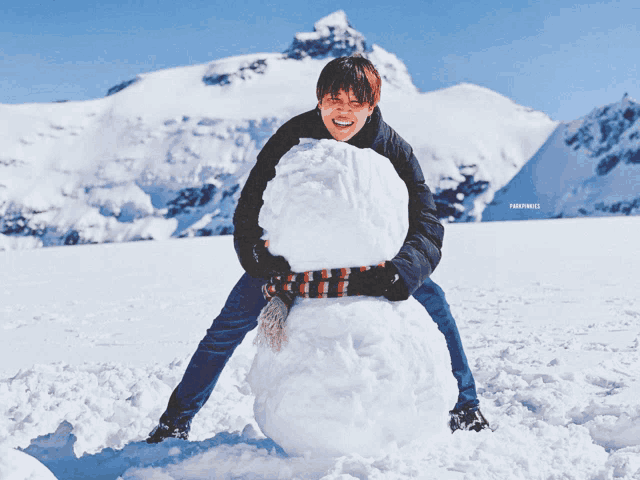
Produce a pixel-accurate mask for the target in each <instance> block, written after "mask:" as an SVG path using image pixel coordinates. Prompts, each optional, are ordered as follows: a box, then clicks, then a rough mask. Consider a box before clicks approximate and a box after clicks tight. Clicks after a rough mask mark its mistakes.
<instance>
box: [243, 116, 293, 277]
mask: <svg viewBox="0 0 640 480" xmlns="http://www.w3.org/2000/svg"><path fill="white" fill-rule="evenodd" d="M298 143H299V139H298V138H297V137H295V136H294V135H291V134H289V133H288V132H287V129H286V128H285V126H283V127H280V129H278V131H276V133H275V134H273V136H272V137H271V138H270V139H269V140H268V141H267V143H266V144H265V145H264V147H263V148H262V150H261V151H260V153H259V154H258V158H257V160H256V164H255V165H254V167H253V168H252V169H251V172H250V173H249V176H248V177H247V181H246V183H245V185H244V187H243V189H242V192H241V193H240V199H239V200H238V205H237V207H236V210H235V213H234V215H233V245H234V247H235V250H236V254H237V255H238V260H240V264H241V265H242V267H243V268H244V269H245V270H247V266H248V265H251V264H252V263H254V259H253V247H254V246H255V245H256V243H258V242H259V241H260V239H261V238H262V235H263V233H264V231H263V230H262V227H260V225H259V224H258V217H259V215H260V209H261V208H262V205H263V203H264V201H263V199H262V194H263V193H264V190H265V188H266V187H267V183H269V180H271V179H272V178H273V177H274V176H275V174H276V165H277V164H278V162H279V161H280V158H281V157H282V156H283V155H284V154H285V153H286V152H288V151H289V150H290V149H291V147H293V146H294V145H297V144H298Z"/></svg>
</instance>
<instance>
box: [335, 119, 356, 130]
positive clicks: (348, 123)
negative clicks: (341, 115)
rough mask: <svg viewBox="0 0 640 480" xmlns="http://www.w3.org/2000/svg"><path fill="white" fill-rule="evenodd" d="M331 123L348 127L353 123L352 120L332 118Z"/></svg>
mask: <svg viewBox="0 0 640 480" xmlns="http://www.w3.org/2000/svg"><path fill="white" fill-rule="evenodd" d="M333 124H334V125H336V126H338V127H343V128H344V127H350V126H351V125H353V122H342V121H339V120H333Z"/></svg>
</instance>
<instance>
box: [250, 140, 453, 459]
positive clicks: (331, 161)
mask: <svg viewBox="0 0 640 480" xmlns="http://www.w3.org/2000/svg"><path fill="white" fill-rule="evenodd" d="M263 198H264V206H263V207H262V210H261V212H260V225H261V226H262V227H263V229H264V230H265V232H266V235H265V237H266V238H267V239H269V241H270V247H269V248H270V250H271V251H272V253H274V254H277V255H283V256H285V257H286V258H287V259H288V260H289V262H290V264H291V266H292V268H293V270H294V271H305V270H318V269H322V268H340V267H351V266H359V265H374V264H377V263H379V262H381V261H384V260H389V259H391V258H392V257H393V256H394V255H395V254H396V253H397V252H398V251H399V250H400V247H401V246H402V244H403V242H404V239H405V237H406V234H407V230H408V195H407V189H406V186H405V184H404V182H403V181H402V180H401V179H400V178H399V177H398V175H397V173H396V172H395V170H394V168H393V166H392V165H391V163H390V162H389V160H388V159H386V158H385V157H383V156H381V155H378V154H377V153H375V152H374V151H372V150H369V149H366V150H363V149H358V148H356V147H353V146H351V145H348V144H346V143H341V142H337V141H333V140H319V141H317V140H309V141H304V142H303V143H302V144H301V145H299V146H297V147H294V148H293V149H291V150H290V151H289V152H288V153H287V154H286V155H285V156H283V158H282V159H281V160H280V163H279V164H278V166H277V169H276V176H275V177H274V179H273V180H271V181H270V182H269V184H268V185H267V188H266V190H265V193H264V197H263ZM286 329H287V335H288V342H287V343H286V345H285V346H284V347H283V348H282V350H280V351H279V352H278V353H276V352H274V351H272V350H271V349H270V348H268V347H266V346H261V347H259V348H258V352H257V354H256V357H255V359H254V362H253V365H252V368H251V371H250V372H249V375H248V381H249V384H250V385H251V388H252V391H253V393H254V394H255V396H256V400H255V404H254V413H255V417H256V422H257V423H258V425H259V426H260V428H261V430H262V431H263V433H264V434H265V435H266V436H268V437H270V438H271V439H273V440H274V441H275V442H276V443H278V444H279V445H280V446H281V447H282V448H283V449H284V450H285V451H286V452H287V453H289V454H290V455H306V454H311V455H324V456H341V455H348V454H352V453H357V454H361V455H366V456H369V455H376V454H381V453H382V452H384V451H388V449H389V448H393V447H394V446H402V445H405V444H407V443H409V442H411V441H412V440H417V439H428V438H434V437H444V436H446V435H448V434H449V432H448V427H447V419H448V411H449V409H450V408H451V407H452V406H453V405H454V404H455V400H456V397H457V388H456V384H455V380H454V378H453V375H452V374H451V362H450V358H449V354H448V351H447V348H446V344H445V340H444V336H443V335H442V334H441V333H440V332H439V331H438V329H437V327H436V325H435V323H434V322H433V321H432V320H431V318H430V317H429V315H428V314H427V312H426V311H425V309H424V308H423V307H422V306H421V305H419V304H418V302H417V301H416V300H415V299H413V298H412V297H411V298H410V299H409V300H407V301H404V302H390V301H388V300H386V299H384V298H383V297H364V296H363V297H347V298H336V299H300V298H298V299H296V301H295V303H294V305H293V307H292V309H291V312H290V314H289V317H288V318H287V324H286Z"/></svg>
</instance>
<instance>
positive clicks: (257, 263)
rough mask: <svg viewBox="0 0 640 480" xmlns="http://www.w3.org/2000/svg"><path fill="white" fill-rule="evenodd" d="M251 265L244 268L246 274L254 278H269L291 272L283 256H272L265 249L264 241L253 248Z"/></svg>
mask: <svg viewBox="0 0 640 480" xmlns="http://www.w3.org/2000/svg"><path fill="white" fill-rule="evenodd" d="M251 253H252V259H253V262H251V265H248V268H246V270H247V273H248V274H249V275H251V276H252V277H256V278H270V277H274V276H277V275H285V274H287V273H290V272H291V265H289V262H287V259H286V258H284V257H283V256H280V255H278V256H276V255H273V254H272V253H271V252H269V250H268V249H267V246H266V243H265V242H264V240H260V241H259V242H258V243H256V244H255V245H254V246H253V250H252V252H251Z"/></svg>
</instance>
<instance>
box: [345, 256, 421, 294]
mask: <svg viewBox="0 0 640 480" xmlns="http://www.w3.org/2000/svg"><path fill="white" fill-rule="evenodd" d="M349 289H350V290H351V289H353V290H354V291H355V292H357V293H359V294H360V295H368V296H371V297H385V298H386V299H387V300H391V301H399V300H406V299H407V298H409V291H408V290H407V287H406V285H405V283H404V281H403V280H402V278H400V274H399V273H398V269H397V268H396V267H395V265H394V264H393V263H391V262H385V264H384V266H383V267H374V268H372V269H370V270H366V271H364V272H357V273H355V274H353V277H352V278H350V279H349Z"/></svg>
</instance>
